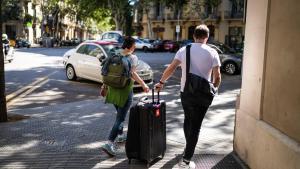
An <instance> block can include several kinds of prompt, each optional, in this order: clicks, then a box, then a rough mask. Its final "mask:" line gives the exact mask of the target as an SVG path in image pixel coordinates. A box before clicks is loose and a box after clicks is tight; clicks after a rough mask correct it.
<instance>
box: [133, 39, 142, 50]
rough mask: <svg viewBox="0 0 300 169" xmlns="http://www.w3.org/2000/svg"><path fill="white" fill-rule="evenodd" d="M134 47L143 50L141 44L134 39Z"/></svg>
mask: <svg viewBox="0 0 300 169" xmlns="http://www.w3.org/2000/svg"><path fill="white" fill-rule="evenodd" d="M135 47H136V48H137V49H142V48H143V43H142V42H141V41H140V40H138V39H135Z"/></svg>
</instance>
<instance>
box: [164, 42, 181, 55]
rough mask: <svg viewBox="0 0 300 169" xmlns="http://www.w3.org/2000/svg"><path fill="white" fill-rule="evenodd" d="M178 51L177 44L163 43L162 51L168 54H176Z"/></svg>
mask: <svg viewBox="0 0 300 169" xmlns="http://www.w3.org/2000/svg"><path fill="white" fill-rule="evenodd" d="M178 49H179V44H178V43H177V42H175V41H171V40H167V41H164V50H165V51H169V52H176V51H177V50H178Z"/></svg>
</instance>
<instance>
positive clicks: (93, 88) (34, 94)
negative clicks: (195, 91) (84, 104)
mask: <svg viewBox="0 0 300 169" xmlns="http://www.w3.org/2000/svg"><path fill="white" fill-rule="evenodd" d="M69 49H70V48H54V49H48V48H30V49H26V48H23V49H17V50H16V52H15V59H14V60H13V62H12V63H6V64H5V80H6V95H7V96H9V95H12V94H14V93H15V92H16V91H18V90H22V89H23V90H25V91H24V92H26V90H27V89H29V88H31V89H33V90H32V91H30V92H27V93H26V94H25V95H24V94H23V95H21V94H19V95H16V96H15V98H14V99H12V102H14V103H13V104H10V103H9V109H22V108H33V107H41V106H48V105H56V104H64V103H71V102H76V101H82V100H90V99H95V98H98V97H99V92H98V91H99V87H100V86H101V84H99V83H97V82H93V81H89V80H85V79H78V80H77V81H69V80H68V79H67V78H66V76H65V69H64V67H63V64H62V56H63V54H64V53H65V52H66V51H68V50H69ZM136 55H137V56H138V57H139V59H142V60H144V61H145V62H147V63H148V64H149V65H150V66H151V67H152V69H153V71H154V80H156V81H158V80H159V78H160V77H161V74H162V72H163V70H164V69H165V68H166V66H167V64H169V63H170V62H171V61H172V59H173V57H174V56H175V53H169V52H159V53H155V52H154V53H144V52H142V51H137V52H136ZM180 75H181V71H180V69H178V70H177V71H176V72H175V74H174V76H173V77H172V78H170V79H169V81H168V83H167V85H166V86H172V85H178V84H179V83H180ZM41 78H44V79H41ZM239 78H240V76H227V75H223V85H222V86H221V88H220V91H219V92H220V93H222V92H223V91H225V90H229V89H236V88H239V87H240V82H239ZM35 82H37V84H34V85H32V84H31V83H35ZM229 82H230V84H228V83H229ZM136 92H137V93H140V92H141V91H140V90H136ZM165 99H166V100H168V97H167V96H166V98H165Z"/></svg>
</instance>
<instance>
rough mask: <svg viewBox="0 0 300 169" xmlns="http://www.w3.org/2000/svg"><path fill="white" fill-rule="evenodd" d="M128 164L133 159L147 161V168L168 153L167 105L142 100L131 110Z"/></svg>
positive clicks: (146, 99) (127, 144)
mask: <svg viewBox="0 0 300 169" xmlns="http://www.w3.org/2000/svg"><path fill="white" fill-rule="evenodd" d="M125 149H126V155H127V158H128V160H129V161H128V163H129V164H130V163H131V159H138V160H142V161H145V162H146V163H147V167H149V166H150V164H151V163H152V162H153V160H155V159H158V158H159V157H161V158H163V157H164V154H165V151H166V103H165V102H160V100H159V92H158V99H157V101H154V89H152V100H150V99H148V98H143V99H141V100H140V101H139V102H138V103H137V104H136V105H135V106H133V107H132V108H131V109H130V115H129V123H128V132H127V141H126V145H125Z"/></svg>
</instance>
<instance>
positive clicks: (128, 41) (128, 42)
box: [122, 36, 135, 49]
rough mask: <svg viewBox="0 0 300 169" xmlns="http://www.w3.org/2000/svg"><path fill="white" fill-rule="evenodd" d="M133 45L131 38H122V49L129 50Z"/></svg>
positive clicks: (133, 41) (133, 40)
mask: <svg viewBox="0 0 300 169" xmlns="http://www.w3.org/2000/svg"><path fill="white" fill-rule="evenodd" d="M134 44H135V39H133V38H132V37H130V36H127V37H125V38H124V42H123V44H122V48H123V49H126V48H127V49H129V48H131V47H132V45H134Z"/></svg>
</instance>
